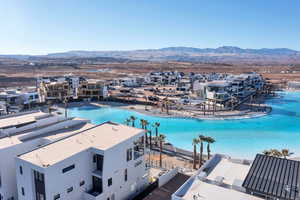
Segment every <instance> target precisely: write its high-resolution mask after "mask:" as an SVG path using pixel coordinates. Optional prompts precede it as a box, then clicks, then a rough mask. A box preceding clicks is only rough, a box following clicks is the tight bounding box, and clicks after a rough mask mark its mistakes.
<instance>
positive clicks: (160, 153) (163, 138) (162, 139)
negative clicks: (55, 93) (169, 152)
mask: <svg viewBox="0 0 300 200" xmlns="http://www.w3.org/2000/svg"><path fill="white" fill-rule="evenodd" d="M165 138H166V136H165V135H163V134H160V135H159V137H158V140H159V166H160V167H162V149H163V143H164V141H165Z"/></svg>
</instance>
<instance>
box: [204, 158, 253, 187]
mask: <svg viewBox="0 0 300 200" xmlns="http://www.w3.org/2000/svg"><path fill="white" fill-rule="evenodd" d="M249 169H250V165H245V164H239V163H236V162H232V161H231V160H228V159H222V160H221V161H220V162H219V163H218V165H217V166H216V167H215V168H214V169H213V171H212V172H211V173H210V174H209V175H208V177H207V179H209V180H212V181H214V180H216V179H218V178H220V177H223V181H222V182H223V183H226V184H229V185H233V183H234V181H235V180H240V181H241V182H242V181H244V180H245V178H246V176H247V174H248V172H249Z"/></svg>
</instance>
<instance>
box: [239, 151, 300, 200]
mask: <svg viewBox="0 0 300 200" xmlns="http://www.w3.org/2000/svg"><path fill="white" fill-rule="evenodd" d="M299 185H300V161H294V160H288V159H283V158H276V157H273V156H266V155H261V154H257V155H256V157H255V160H254V161H253V164H252V166H251V168H250V170H249V172H248V175H247V177H246V179H245V181H244V183H243V187H244V188H246V189H247V190H248V191H250V192H254V193H259V194H262V195H265V196H271V197H275V198H279V199H286V200H295V199H296V198H297V197H298V196H299V190H300V187H299Z"/></svg>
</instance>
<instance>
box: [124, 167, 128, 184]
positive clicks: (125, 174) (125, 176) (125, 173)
mask: <svg viewBox="0 0 300 200" xmlns="http://www.w3.org/2000/svg"><path fill="white" fill-rule="evenodd" d="M127 176H128V175H127V169H125V171H124V180H125V182H126V181H127V178H128V177H127Z"/></svg>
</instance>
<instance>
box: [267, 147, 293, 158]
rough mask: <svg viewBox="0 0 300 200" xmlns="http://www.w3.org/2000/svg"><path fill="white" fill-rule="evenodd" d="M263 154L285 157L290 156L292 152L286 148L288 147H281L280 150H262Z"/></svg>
mask: <svg viewBox="0 0 300 200" xmlns="http://www.w3.org/2000/svg"><path fill="white" fill-rule="evenodd" d="M263 154H264V155H267V156H274V157H277V158H285V159H286V158H287V157H290V156H291V155H293V154H294V153H293V152H290V150H288V149H281V150H278V149H269V150H264V151H263Z"/></svg>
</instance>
